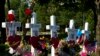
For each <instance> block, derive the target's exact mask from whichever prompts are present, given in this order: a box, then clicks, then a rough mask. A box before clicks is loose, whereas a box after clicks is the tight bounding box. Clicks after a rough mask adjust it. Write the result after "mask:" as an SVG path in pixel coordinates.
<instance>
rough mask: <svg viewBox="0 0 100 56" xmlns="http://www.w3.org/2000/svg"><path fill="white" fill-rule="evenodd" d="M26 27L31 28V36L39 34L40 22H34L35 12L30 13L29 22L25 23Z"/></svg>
mask: <svg viewBox="0 0 100 56" xmlns="http://www.w3.org/2000/svg"><path fill="white" fill-rule="evenodd" d="M26 28H31V37H33V36H38V35H39V29H40V28H41V24H37V23H36V13H35V12H33V13H32V18H31V23H26Z"/></svg>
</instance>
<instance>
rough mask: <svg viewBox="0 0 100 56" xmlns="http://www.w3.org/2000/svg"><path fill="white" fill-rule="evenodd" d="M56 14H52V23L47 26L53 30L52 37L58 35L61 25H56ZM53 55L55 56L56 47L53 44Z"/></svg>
mask: <svg viewBox="0 0 100 56" xmlns="http://www.w3.org/2000/svg"><path fill="white" fill-rule="evenodd" d="M55 19H56V18H55V16H54V15H51V16H50V25H47V26H46V29H47V30H49V29H50V30H51V31H50V32H51V38H52V37H58V35H57V30H59V26H57V25H56V21H55ZM51 56H55V48H54V47H53V46H51Z"/></svg>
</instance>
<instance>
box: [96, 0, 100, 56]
mask: <svg viewBox="0 0 100 56" xmlns="http://www.w3.org/2000/svg"><path fill="white" fill-rule="evenodd" d="M96 5H97V10H96V11H97V26H96V40H97V50H96V56H100V0H97V1H96Z"/></svg>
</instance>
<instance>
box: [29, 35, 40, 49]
mask: <svg viewBox="0 0 100 56" xmlns="http://www.w3.org/2000/svg"><path fill="white" fill-rule="evenodd" d="M38 41H39V37H35V36H33V37H31V38H30V43H31V45H32V46H33V47H34V48H37V47H38V45H39V43H38Z"/></svg>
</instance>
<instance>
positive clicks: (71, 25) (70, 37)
mask: <svg viewBox="0 0 100 56" xmlns="http://www.w3.org/2000/svg"><path fill="white" fill-rule="evenodd" d="M82 31H83V34H85V38H86V39H87V38H89V35H90V31H88V22H85V28H84V30H82ZM65 32H67V33H68V37H67V41H70V40H73V41H75V43H76V39H77V38H76V37H77V29H75V26H74V20H70V22H69V28H65Z"/></svg>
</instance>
